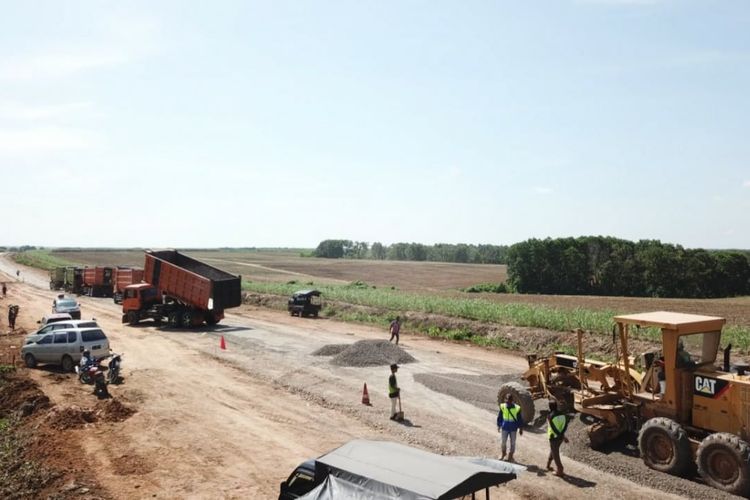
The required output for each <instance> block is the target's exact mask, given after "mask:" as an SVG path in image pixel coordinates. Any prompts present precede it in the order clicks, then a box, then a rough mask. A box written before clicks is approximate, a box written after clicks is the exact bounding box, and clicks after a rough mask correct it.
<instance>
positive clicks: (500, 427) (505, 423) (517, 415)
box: [497, 394, 523, 462]
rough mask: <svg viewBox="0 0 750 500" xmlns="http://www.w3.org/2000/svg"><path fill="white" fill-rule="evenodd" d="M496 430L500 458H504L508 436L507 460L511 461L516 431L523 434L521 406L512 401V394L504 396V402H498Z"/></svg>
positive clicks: (514, 449) (514, 447)
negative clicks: (498, 434) (498, 411)
mask: <svg viewBox="0 0 750 500" xmlns="http://www.w3.org/2000/svg"><path fill="white" fill-rule="evenodd" d="M497 432H499V433H500V451H501V452H502V456H501V457H500V460H505V451H506V449H507V444H508V438H510V454H508V460H509V461H511V462H512V461H513V453H515V451H516V432H518V434H520V435H522V436H523V416H522V415H521V407H520V406H518V405H517V404H515V403H514V402H513V394H508V395H507V396H505V403H501V404H500V413H498V415H497Z"/></svg>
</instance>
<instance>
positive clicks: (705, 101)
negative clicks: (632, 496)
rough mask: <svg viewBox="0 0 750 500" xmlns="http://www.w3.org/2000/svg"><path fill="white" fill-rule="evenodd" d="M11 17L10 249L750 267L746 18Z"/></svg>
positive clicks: (351, 12) (129, 7)
mask: <svg viewBox="0 0 750 500" xmlns="http://www.w3.org/2000/svg"><path fill="white" fill-rule="evenodd" d="M0 7H1V8H2V12H3V15H2V16H1V17H0V174H1V175H2V180H1V181H0V203H2V205H1V206H2V207H3V209H4V210H3V212H4V213H3V217H2V228H3V231H2V236H1V237H0V245H21V244H29V245H41V246H88V247H94V246H96V247H101V246H112V247H131V246H139V247H153V248H156V247H175V248H187V247H253V246H255V247H314V246H316V245H317V244H318V243H319V242H320V241H321V240H324V239H328V238H341V239H351V240H359V241H367V242H374V241H380V242H382V243H385V244H390V243H394V242H401V241H403V242H420V243H425V244H433V243H438V242H442V243H475V244H477V243H491V244H498V245H505V244H512V243H515V242H518V241H522V240H525V239H527V238H546V237H553V238H554V237H567V236H583V235H606V236H615V237H619V238H625V239H628V240H640V239H659V240H661V241H663V242H668V243H675V244H680V245H683V246H685V247H689V248H698V247H700V248H743V249H747V248H750V140H748V138H749V136H750V134H749V132H750V127H749V126H748V120H750V92H749V91H748V89H750V3H749V2H747V0H736V1H732V0H727V1H718V0H549V1H541V0H539V1H502V0H493V1H470V0H466V1H441V0H402V1H388V0H378V1H356V2H352V1H312V0H311V1H299V0H296V1H284V0H281V1H279V0H274V1H265V2H255V1H236V2H235V1H221V0H217V1H214V2H204V1H193V0H179V1H177V0H176V1H168V0H164V1H159V2H153V1H143V2H136V1H124V2H123V1H120V2H114V1H112V2H105V1H100V0H97V1H66V2H58V1H55V0H49V1H24V2H17V1H8V0H0Z"/></svg>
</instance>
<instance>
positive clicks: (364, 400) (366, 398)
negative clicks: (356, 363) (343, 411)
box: [362, 382, 371, 406]
mask: <svg viewBox="0 0 750 500" xmlns="http://www.w3.org/2000/svg"><path fill="white" fill-rule="evenodd" d="M362 404H363V405H367V406H371V405H370V395H369V394H367V382H365V387H364V389H362Z"/></svg>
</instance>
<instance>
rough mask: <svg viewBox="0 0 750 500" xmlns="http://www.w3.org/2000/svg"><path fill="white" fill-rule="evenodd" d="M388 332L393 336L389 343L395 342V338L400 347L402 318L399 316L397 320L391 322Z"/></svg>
mask: <svg viewBox="0 0 750 500" xmlns="http://www.w3.org/2000/svg"><path fill="white" fill-rule="evenodd" d="M388 331H389V332H390V334H391V338H390V340H389V341H388V342H393V339H394V338H395V339H396V345H398V334H399V332H401V318H400V317H399V316H396V319H394V320H393V321H391V326H390V328H389V329H388Z"/></svg>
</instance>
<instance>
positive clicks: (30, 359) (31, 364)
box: [23, 353, 36, 368]
mask: <svg viewBox="0 0 750 500" xmlns="http://www.w3.org/2000/svg"><path fill="white" fill-rule="evenodd" d="M23 362H24V363H26V366H27V367H28V368H36V358H35V357H34V355H33V354H31V353H29V354H27V355H26V356H24V357H23Z"/></svg>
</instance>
